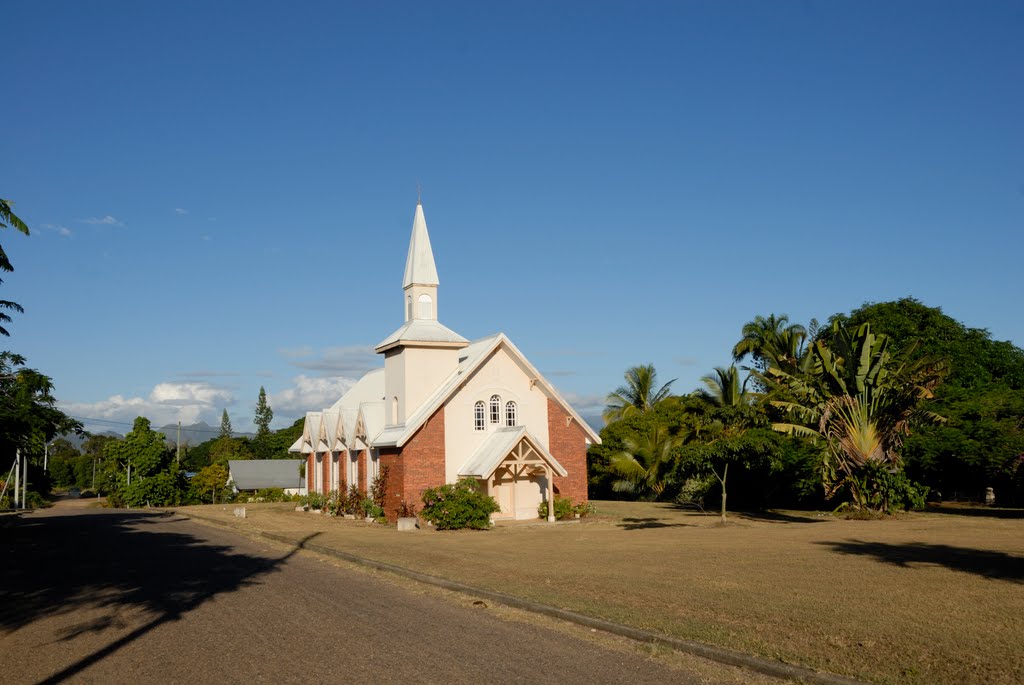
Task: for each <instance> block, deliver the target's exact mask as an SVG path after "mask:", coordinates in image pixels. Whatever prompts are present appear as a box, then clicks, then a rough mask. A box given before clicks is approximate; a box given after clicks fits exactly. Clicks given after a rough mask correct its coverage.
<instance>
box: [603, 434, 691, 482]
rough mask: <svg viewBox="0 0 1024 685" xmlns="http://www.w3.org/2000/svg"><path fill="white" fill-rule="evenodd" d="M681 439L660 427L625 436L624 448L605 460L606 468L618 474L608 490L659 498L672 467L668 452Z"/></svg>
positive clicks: (676, 445) (681, 440)
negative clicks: (607, 460)
mask: <svg viewBox="0 0 1024 685" xmlns="http://www.w3.org/2000/svg"><path fill="white" fill-rule="evenodd" d="M682 442H683V437H681V436H673V435H671V434H670V433H669V431H668V429H667V428H665V427H664V426H655V427H654V428H652V429H651V430H650V431H648V432H647V433H644V434H642V435H634V436H630V437H627V438H626V439H625V440H624V441H623V443H624V445H625V448H624V449H623V450H622V451H621V452H617V453H616V454H613V455H612V457H611V460H610V461H609V463H608V470H610V471H611V472H612V473H614V474H615V475H616V476H618V477H619V478H618V480H616V481H614V482H613V483H612V490H614V491H615V492H631V493H633V494H636V495H646V494H652V493H653V494H654V496H655V497H659V496H660V495H661V493H662V492H664V491H665V485H666V484H667V482H668V476H669V471H670V469H671V468H672V466H673V454H672V453H673V451H674V450H675V448H676V447H678V446H679V445H681V444H682Z"/></svg>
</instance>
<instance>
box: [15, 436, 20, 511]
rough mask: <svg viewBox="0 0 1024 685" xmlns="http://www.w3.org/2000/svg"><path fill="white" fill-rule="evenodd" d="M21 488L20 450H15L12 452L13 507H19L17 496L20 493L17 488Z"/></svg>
mask: <svg viewBox="0 0 1024 685" xmlns="http://www.w3.org/2000/svg"><path fill="white" fill-rule="evenodd" d="M20 489H21V450H15V452H14V508H15V509H20V508H21V507H19V506H18V503H19V496H20V495H21V493H20V492H18V490H20Z"/></svg>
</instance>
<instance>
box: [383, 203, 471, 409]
mask: <svg viewBox="0 0 1024 685" xmlns="http://www.w3.org/2000/svg"><path fill="white" fill-rule="evenodd" d="M402 291H403V292H402V296H403V298H402V299H403V300H404V304H405V323H404V324H402V326H401V327H400V328H399V329H398V330H397V331H395V332H394V333H392V334H391V335H389V336H388V337H386V338H384V340H382V341H381V342H380V343H379V344H378V345H377V346H376V347H375V348H374V349H375V350H376V351H377V352H379V353H380V354H383V355H384V396H385V404H386V405H387V410H388V415H387V419H386V423H387V425H389V426H394V425H398V424H401V423H404V422H405V419H406V417H408V416H412V415H413V413H415V411H416V409H417V408H418V407H419V406H420V405H421V404H423V402H425V401H426V400H427V398H428V397H430V394H431V393H432V392H434V390H436V389H437V387H438V386H439V385H440V384H441V382H442V381H443V380H444V379H445V378H447V377H448V376H449V375H451V373H452V372H453V371H454V370H455V369H456V368H457V367H458V365H459V350H461V349H462V348H464V347H466V346H468V345H469V341H468V340H466V339H465V338H463V337H462V336H461V335H459V334H458V333H456V332H455V331H452V330H449V329H448V328H446V327H445V326H444V325H443V324H441V322H440V321H438V320H437V267H436V266H434V253H433V251H432V250H431V249H430V236H428V235H427V220H426V219H425V218H424V217H423V205H422V204H420V203H419V202H417V203H416V215H415V216H414V217H413V220H412V237H411V238H409V256H408V257H407V258H406V260H405V278H404V279H403V280H402Z"/></svg>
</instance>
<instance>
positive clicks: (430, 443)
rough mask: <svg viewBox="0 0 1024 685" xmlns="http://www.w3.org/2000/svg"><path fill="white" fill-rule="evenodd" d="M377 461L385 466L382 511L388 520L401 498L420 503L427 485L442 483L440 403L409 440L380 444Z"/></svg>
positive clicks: (442, 446)
mask: <svg viewBox="0 0 1024 685" xmlns="http://www.w3.org/2000/svg"><path fill="white" fill-rule="evenodd" d="M380 465H381V467H382V468H383V467H384V466H387V467H388V498H387V504H386V505H385V507H384V513H385V514H386V515H387V517H388V520H389V521H394V520H395V519H397V518H398V515H397V514H396V513H395V512H396V510H397V509H398V506H399V504H401V502H402V500H405V501H406V502H411V503H413V504H415V505H416V509H417V511H418V510H419V509H420V507H422V506H423V500H422V499H421V498H422V495H423V491H424V490H426V489H427V488H433V487H437V486H438V485H443V484H444V407H441V408H440V409H438V410H437V411H436V412H434V415H433V416H431V417H430V418H429V419H427V422H426V423H425V424H423V426H422V427H421V428H420V429H419V430H418V431H416V434H415V435H414V436H412V438H411V439H410V440H409V442H407V443H405V445H404V446H403V447H402V448H400V449H398V450H395V449H393V448H392V449H388V448H383V449H381V451H380Z"/></svg>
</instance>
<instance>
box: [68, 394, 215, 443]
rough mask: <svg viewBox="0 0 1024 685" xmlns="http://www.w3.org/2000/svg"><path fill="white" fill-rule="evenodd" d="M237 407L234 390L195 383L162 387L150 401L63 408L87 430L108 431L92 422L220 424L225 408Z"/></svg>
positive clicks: (116, 399)
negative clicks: (139, 419) (139, 420)
mask: <svg viewBox="0 0 1024 685" xmlns="http://www.w3.org/2000/svg"><path fill="white" fill-rule="evenodd" d="M234 403H235V397H234V395H233V394H232V393H231V391H230V390H228V389H226V388H221V387H217V386H215V385H211V384H209V383H203V382H195V381H192V382H171V383H158V384H157V385H156V386H154V387H153V390H152V391H151V392H150V393H149V396H148V397H125V396H124V395H111V396H110V397H108V398H107V399H105V400H100V401H99V402H61V403H60V406H61V409H62V410H63V411H65V412H66V413H68V414H70V415H72V416H77V417H81V418H83V419H85V421H84V423H85V424H86V428H91V429H101V430H106V429H109V428H110V426H103V425H94V426H90V424H89V421H88V419H103V420H105V421H118V422H121V423H125V424H128V425H130V424H131V423H132V422H133V421H134V420H135V417H137V416H145V417H146V418H148V419H149V420H150V422H152V424H153V425H154V426H164V425H166V424H168V423H174V422H176V421H181V422H182V423H184V424H190V423H195V422H196V421H199V420H205V421H207V422H208V423H212V422H216V421H218V420H219V417H220V413H221V410H222V409H223V408H224V407H226V406H229V405H233V404H234ZM125 430H129V429H128V428H125ZM119 432H124V431H120V430H119Z"/></svg>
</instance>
